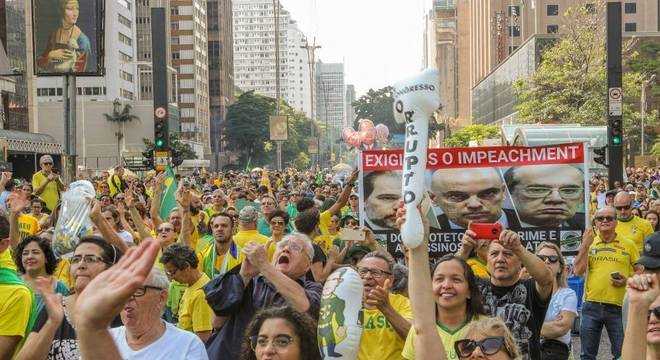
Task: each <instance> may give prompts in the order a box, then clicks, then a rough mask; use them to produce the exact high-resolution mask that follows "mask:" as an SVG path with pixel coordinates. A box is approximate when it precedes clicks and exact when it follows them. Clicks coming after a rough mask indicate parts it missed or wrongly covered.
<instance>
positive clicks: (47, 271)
mask: <svg viewBox="0 0 660 360" xmlns="http://www.w3.org/2000/svg"><path fill="white" fill-rule="evenodd" d="M14 262H15V263H16V267H17V269H18V272H19V273H20V274H21V278H22V279H23V281H24V282H25V284H27V285H28V286H29V287H30V288H32V290H36V289H37V288H38V287H37V278H39V277H42V278H44V279H46V281H47V282H48V283H49V284H50V285H51V286H52V288H53V289H54V290H55V293H57V294H62V296H67V295H69V289H68V288H67V286H66V285H65V284H64V283H63V282H62V281H60V280H57V278H56V277H54V276H53V272H54V271H55V268H56V267H57V263H58V260H57V259H56V258H55V254H54V253H53V249H52V248H51V246H50V243H49V242H48V240H46V239H42V238H40V237H37V236H28V237H26V238H25V239H23V241H21V242H20V243H19V244H18V246H17V247H16V251H15V252H14ZM34 300H35V302H36V304H37V313H39V311H41V309H43V307H44V305H45V304H44V301H43V298H42V296H41V293H40V292H38V291H35V296H34Z"/></svg>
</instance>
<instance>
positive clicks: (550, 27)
mask: <svg viewBox="0 0 660 360" xmlns="http://www.w3.org/2000/svg"><path fill="white" fill-rule="evenodd" d="M547 30H548V34H556V33H558V32H559V25H548V29H547Z"/></svg>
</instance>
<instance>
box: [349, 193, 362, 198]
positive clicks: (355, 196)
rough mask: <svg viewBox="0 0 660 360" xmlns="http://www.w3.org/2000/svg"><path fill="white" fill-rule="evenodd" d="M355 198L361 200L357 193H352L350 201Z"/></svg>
mask: <svg viewBox="0 0 660 360" xmlns="http://www.w3.org/2000/svg"><path fill="white" fill-rule="evenodd" d="M353 197H354V198H358V199H359V198H360V195H358V194H356V193H351V195H349V196H348V198H349V199H350V198H353Z"/></svg>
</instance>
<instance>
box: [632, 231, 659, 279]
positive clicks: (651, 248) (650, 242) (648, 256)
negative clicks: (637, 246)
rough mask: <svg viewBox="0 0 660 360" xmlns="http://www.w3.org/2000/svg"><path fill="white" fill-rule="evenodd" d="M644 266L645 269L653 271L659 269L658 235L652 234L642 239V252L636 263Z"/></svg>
mask: <svg viewBox="0 0 660 360" xmlns="http://www.w3.org/2000/svg"><path fill="white" fill-rule="evenodd" d="M637 263H638V264H641V265H644V268H645V269H650V270H655V269H658V268H660V233H657V232H655V233H653V234H651V235H649V236H647V237H646V239H644V250H643V251H642V257H640V258H639V260H638V261H637Z"/></svg>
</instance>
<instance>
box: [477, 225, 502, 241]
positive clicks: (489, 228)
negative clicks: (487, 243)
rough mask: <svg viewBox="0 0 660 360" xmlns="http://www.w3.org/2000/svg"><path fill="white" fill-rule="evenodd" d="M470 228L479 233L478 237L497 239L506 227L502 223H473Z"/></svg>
mask: <svg viewBox="0 0 660 360" xmlns="http://www.w3.org/2000/svg"><path fill="white" fill-rule="evenodd" d="M469 229H470V230H472V231H474V232H475V233H476V234H477V237H476V239H484V240H497V239H499V238H500V234H501V233H502V231H503V230H504V227H503V226H502V224H500V223H471V224H470V227H469Z"/></svg>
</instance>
